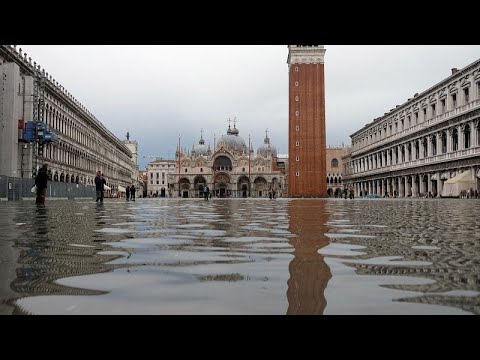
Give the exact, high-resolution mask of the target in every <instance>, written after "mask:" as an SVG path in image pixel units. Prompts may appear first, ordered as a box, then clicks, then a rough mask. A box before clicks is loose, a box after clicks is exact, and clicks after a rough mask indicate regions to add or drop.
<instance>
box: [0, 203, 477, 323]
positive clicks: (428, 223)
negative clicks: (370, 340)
mask: <svg viewBox="0 0 480 360" xmlns="http://www.w3.org/2000/svg"><path fill="white" fill-rule="evenodd" d="M479 214H480V201H478V200H467V199H464V200H447V199H405V200H403V199H355V200H344V199H325V200H319V199H312V200H303V199H302V200H300V199H299V200H287V199H277V200H268V199H212V200H210V201H208V202H207V201H203V200H198V199H137V201H136V202H127V201H125V200H109V199H106V200H105V203H104V204H103V205H100V204H96V203H95V202H94V201H53V200H50V201H49V200H48V199H47V202H46V205H45V206H37V205H35V204H33V203H31V202H27V201H24V202H8V203H5V202H4V203H0V314H479V313H480V225H479V222H478V219H479Z"/></svg>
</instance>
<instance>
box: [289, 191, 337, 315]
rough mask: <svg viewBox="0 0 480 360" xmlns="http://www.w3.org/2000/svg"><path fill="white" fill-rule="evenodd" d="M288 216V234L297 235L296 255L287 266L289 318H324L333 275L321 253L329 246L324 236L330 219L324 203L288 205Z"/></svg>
mask: <svg viewBox="0 0 480 360" xmlns="http://www.w3.org/2000/svg"><path fill="white" fill-rule="evenodd" d="M288 216H289V218H290V220H289V222H290V224H289V227H288V231H290V232H291V233H292V234H294V235H295V236H293V237H291V238H290V239H289V243H290V244H291V245H293V247H294V248H295V251H294V252H293V255H294V258H293V260H292V261H291V262H290V264H289V266H288V270H289V272H290V278H289V279H288V290H287V298H288V310H287V315H322V314H323V311H324V310H325V307H326V306H327V301H326V299H325V294H324V292H325V289H326V287H327V283H328V281H329V280H330V278H331V277H332V274H331V272H330V268H329V267H328V265H327V264H326V263H325V261H324V259H323V255H321V254H319V252H318V250H319V249H321V248H322V247H324V246H327V245H328V244H329V243H330V242H329V239H328V238H327V237H326V236H325V235H324V234H325V233H326V232H327V231H328V227H327V226H326V225H325V223H327V222H328V215H327V213H326V212H325V207H324V204H323V203H320V202H319V203H318V204H312V202H311V200H300V199H296V200H292V201H290V203H289V204H288Z"/></svg>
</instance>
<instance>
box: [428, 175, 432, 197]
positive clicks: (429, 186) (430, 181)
mask: <svg viewBox="0 0 480 360" xmlns="http://www.w3.org/2000/svg"><path fill="white" fill-rule="evenodd" d="M427 192H429V193H432V175H431V174H427Z"/></svg>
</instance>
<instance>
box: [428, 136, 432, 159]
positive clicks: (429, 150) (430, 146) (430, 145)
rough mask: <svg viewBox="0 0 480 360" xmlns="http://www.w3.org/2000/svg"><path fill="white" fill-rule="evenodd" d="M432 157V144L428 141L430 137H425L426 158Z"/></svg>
mask: <svg viewBox="0 0 480 360" xmlns="http://www.w3.org/2000/svg"><path fill="white" fill-rule="evenodd" d="M430 156H432V142H431V140H430V135H428V136H427V157H430Z"/></svg>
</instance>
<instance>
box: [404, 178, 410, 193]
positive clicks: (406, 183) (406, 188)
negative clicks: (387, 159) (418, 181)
mask: <svg viewBox="0 0 480 360" xmlns="http://www.w3.org/2000/svg"><path fill="white" fill-rule="evenodd" d="M409 194H410V189H409V188H408V176H405V191H404V196H405V197H407V196H408V195H409Z"/></svg>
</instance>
